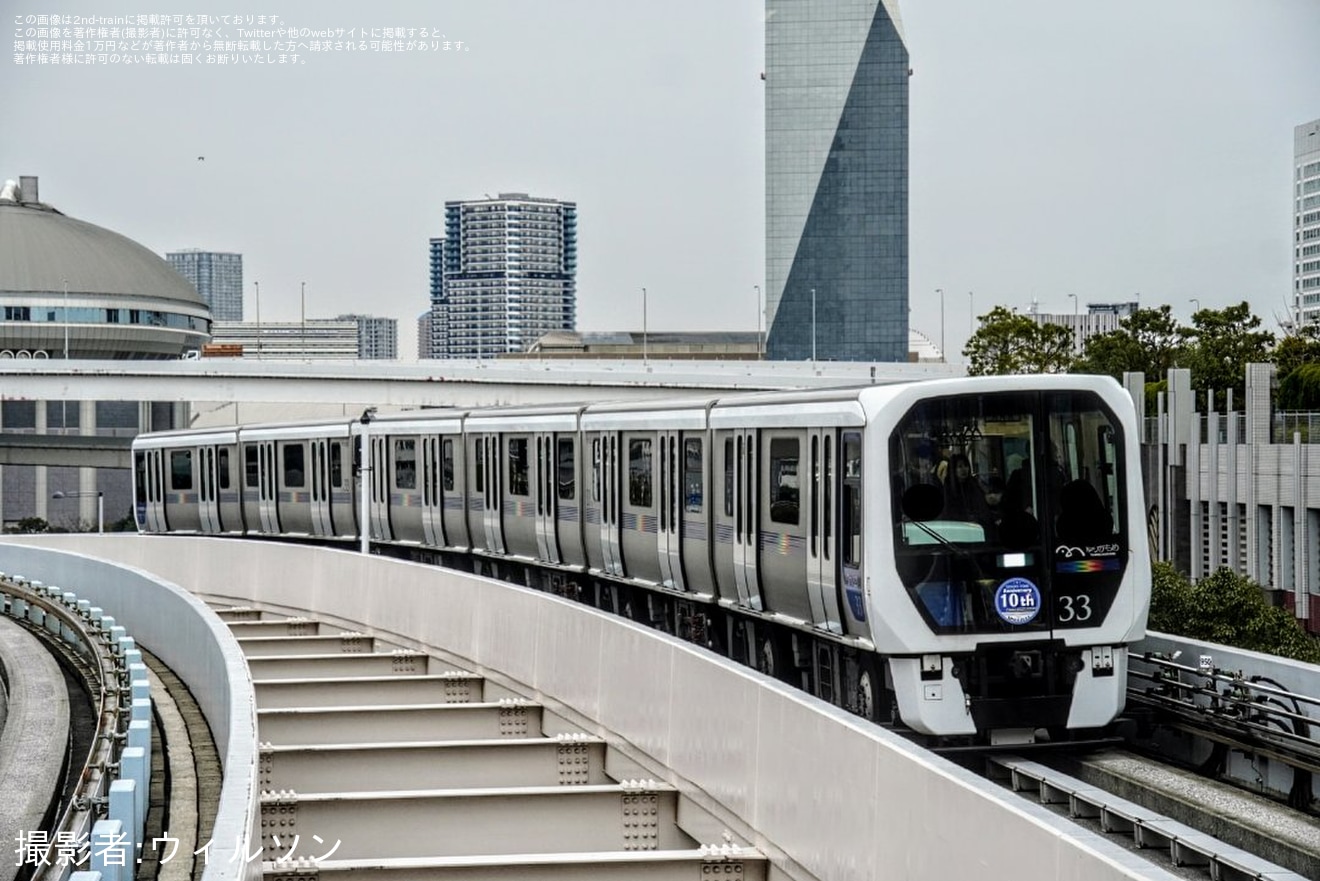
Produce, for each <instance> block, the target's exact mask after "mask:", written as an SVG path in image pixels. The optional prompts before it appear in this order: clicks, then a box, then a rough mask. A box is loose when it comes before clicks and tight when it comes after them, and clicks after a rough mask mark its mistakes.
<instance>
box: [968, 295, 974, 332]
mask: <svg viewBox="0 0 1320 881" xmlns="http://www.w3.org/2000/svg"><path fill="white" fill-rule="evenodd" d="M975 333H976V298H975V297H973V296H972V292H971V291H968V292H967V336H968V338H969V339H970V338H971V337H972V336H973V335H974V334H975Z"/></svg>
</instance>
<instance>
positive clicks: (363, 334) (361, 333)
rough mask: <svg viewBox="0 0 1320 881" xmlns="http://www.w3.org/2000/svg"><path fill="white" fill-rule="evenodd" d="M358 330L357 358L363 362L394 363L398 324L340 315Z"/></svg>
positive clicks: (369, 317) (367, 316)
mask: <svg viewBox="0 0 1320 881" xmlns="http://www.w3.org/2000/svg"><path fill="white" fill-rule="evenodd" d="M335 320H336V321H353V322H356V323H357V328H358V357H359V358H361V359H363V360H365V361H396V360H398V357H399V322H398V320H397V319H394V318H380V317H378V316H375V315H340V316H339V317H338V318H336V319H335Z"/></svg>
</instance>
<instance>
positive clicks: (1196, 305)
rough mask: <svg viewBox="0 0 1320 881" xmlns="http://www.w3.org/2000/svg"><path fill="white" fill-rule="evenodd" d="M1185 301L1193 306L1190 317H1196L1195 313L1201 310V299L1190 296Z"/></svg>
mask: <svg viewBox="0 0 1320 881" xmlns="http://www.w3.org/2000/svg"><path fill="white" fill-rule="evenodd" d="M1187 302H1189V303H1191V304H1192V307H1193V308H1192V317H1193V318H1195V317H1196V313H1197V312H1200V311H1201V301H1200V300H1198V299H1197V298H1196V297H1192V298H1191V299H1190V300H1188V301H1187Z"/></svg>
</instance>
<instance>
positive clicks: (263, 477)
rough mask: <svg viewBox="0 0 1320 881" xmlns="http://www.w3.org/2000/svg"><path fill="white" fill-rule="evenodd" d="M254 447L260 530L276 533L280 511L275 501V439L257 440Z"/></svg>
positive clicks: (270, 533) (268, 533) (266, 532)
mask: <svg viewBox="0 0 1320 881" xmlns="http://www.w3.org/2000/svg"><path fill="white" fill-rule="evenodd" d="M253 446H254V447H256V454H257V456H256V459H257V476H258V487H257V490H258V494H257V509H258V514H259V515H260V517H259V522H260V523H261V531H262V532H263V533H265V534H267V535H276V534H278V533H279V531H280V511H279V506H278V504H277V503H276V489H275V485H276V480H277V478H278V475H277V468H276V463H275V441H273V440H265V441H258V442H257V443H255V444H254V445H253Z"/></svg>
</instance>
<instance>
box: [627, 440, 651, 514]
mask: <svg viewBox="0 0 1320 881" xmlns="http://www.w3.org/2000/svg"><path fill="white" fill-rule="evenodd" d="M628 504H630V505H632V506H634V507H637V508H649V507H651V441H650V440H649V439H647V438H634V439H632V440H630V441H628Z"/></svg>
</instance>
